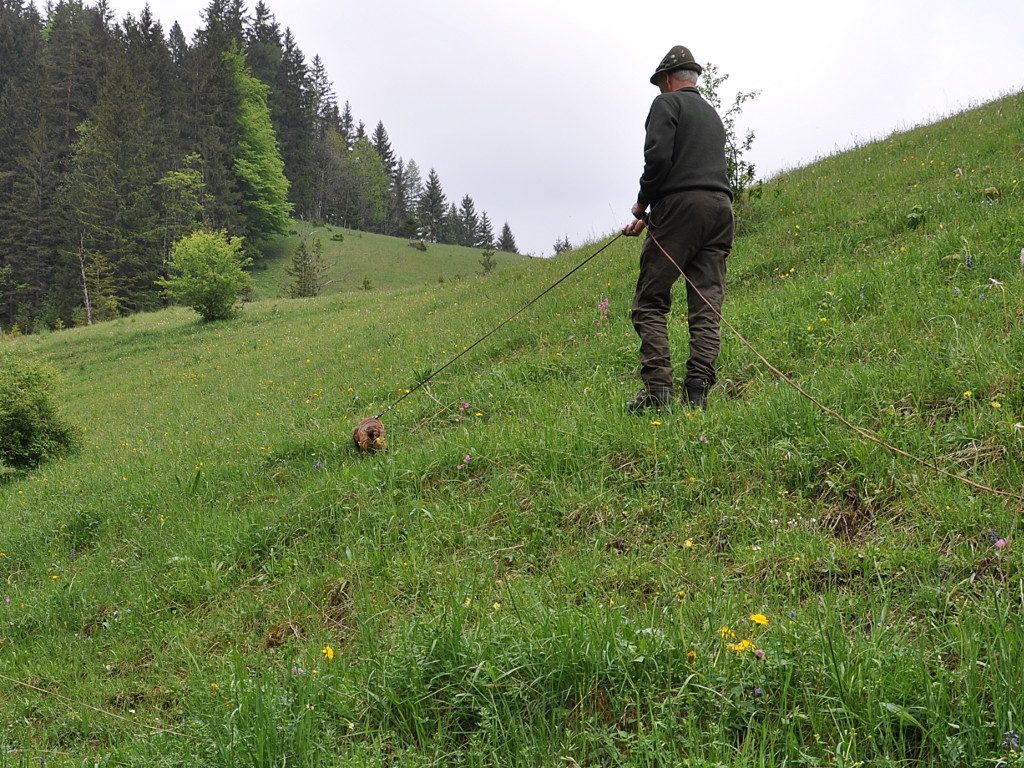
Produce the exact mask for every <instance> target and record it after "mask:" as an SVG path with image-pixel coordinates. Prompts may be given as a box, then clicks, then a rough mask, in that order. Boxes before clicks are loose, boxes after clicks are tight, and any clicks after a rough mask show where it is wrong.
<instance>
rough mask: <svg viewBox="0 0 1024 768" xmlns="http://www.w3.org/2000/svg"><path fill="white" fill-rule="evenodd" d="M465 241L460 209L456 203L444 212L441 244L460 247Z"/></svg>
mask: <svg viewBox="0 0 1024 768" xmlns="http://www.w3.org/2000/svg"><path fill="white" fill-rule="evenodd" d="M463 239H464V238H463V236H462V219H461V218H459V209H458V207H456V205H455V203H451V204H449V206H448V209H447V210H446V211H445V212H444V219H443V221H442V223H441V242H442V243H446V244H448V245H459V244H460V243H462V241H463Z"/></svg>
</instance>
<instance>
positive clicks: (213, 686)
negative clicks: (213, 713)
mask: <svg viewBox="0 0 1024 768" xmlns="http://www.w3.org/2000/svg"><path fill="white" fill-rule="evenodd" d="M219 690H220V686H219V685H217V684H216V683H210V691H211V692H212V693H216V692H217V691H219Z"/></svg>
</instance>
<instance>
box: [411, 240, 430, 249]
mask: <svg viewBox="0 0 1024 768" xmlns="http://www.w3.org/2000/svg"><path fill="white" fill-rule="evenodd" d="M409 247H410V248H415V249H416V250H417V251H426V250H427V244H426V243H425V242H423V241H422V240H410V241H409Z"/></svg>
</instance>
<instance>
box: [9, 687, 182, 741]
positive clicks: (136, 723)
mask: <svg viewBox="0 0 1024 768" xmlns="http://www.w3.org/2000/svg"><path fill="white" fill-rule="evenodd" d="M0 680H6V681H7V682H9V683H14V684H15V685H20V686H21V687H22V688H28V689H30V690H33V691H36V692H37V693H42V694H44V695H46V696H51V697H53V698H55V699H57V700H58V701H62V702H64V703H65V704H68V705H70V706H72V707H85V708H86V709H91V710H92V711H93V712H97V713H99V714H101V715H105V716H106V717H110V718H113V719H114V720H121V721H122V722H125V723H129V724H131V725H134V726H138V727H140V728H145V729H147V730H148V731H150V732H152V733H166V734H170V735H171V736H180V737H181V738H183V739H188V740H189V741H194V742H198V741H199V739H197V738H196V737H195V736H191V735H189V734H187V733H182V732H181V731H175V730H174V729H173V728H160V727H158V726H155V725H149V724H148V723H143V722H139V721H137V720H132V719H131V718H130V717H125V716H124V715H119V714H117V712H110V711H109V710H106V709H100V708H99V707H94V706H93V705H92V704H86V703H85V702H84V701H75V700H74V699H70V698H68V697H67V696H64V695H63V694H60V693H56V692H54V691H48V690H46V689H45V688H40V687H39V686H37V685H32V683H26V682H25V681H24V680H18V679H17V678H14V677H8V676H7V675H4V674H0Z"/></svg>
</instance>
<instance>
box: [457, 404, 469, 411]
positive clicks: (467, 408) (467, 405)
mask: <svg viewBox="0 0 1024 768" xmlns="http://www.w3.org/2000/svg"><path fill="white" fill-rule="evenodd" d="M469 408H470V406H469V403H463V404H462V405H460V406H459V413H465V412H466V411H468V410H469Z"/></svg>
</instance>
